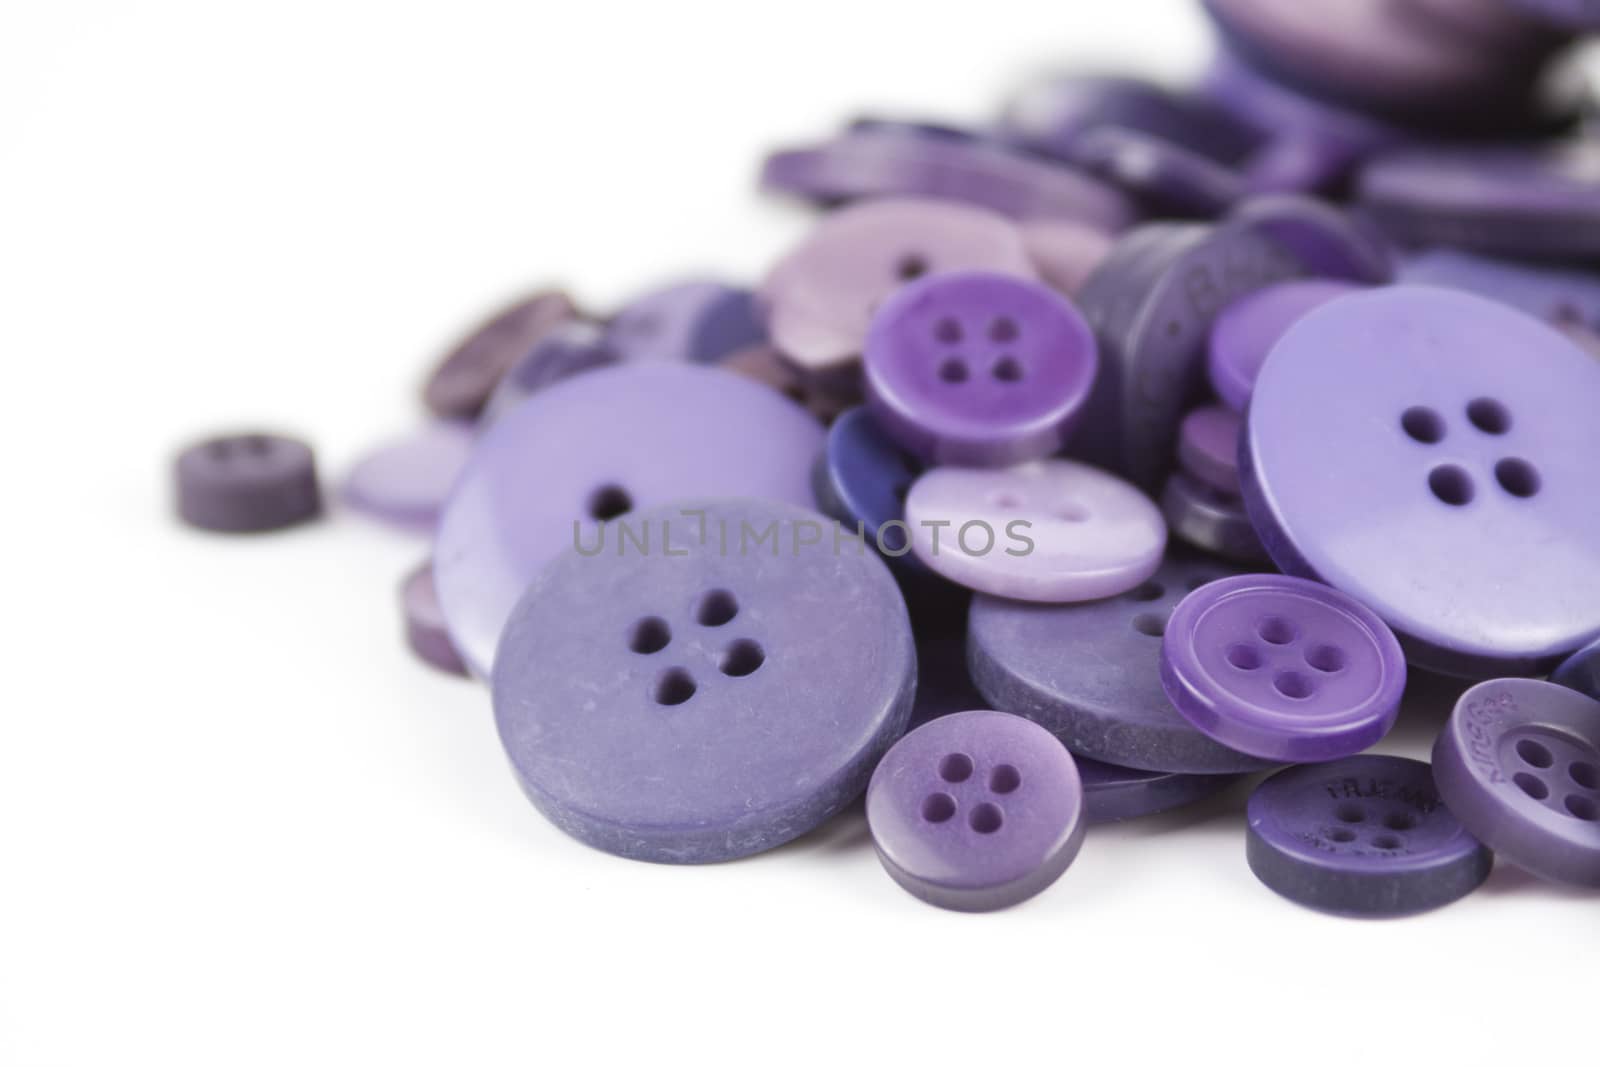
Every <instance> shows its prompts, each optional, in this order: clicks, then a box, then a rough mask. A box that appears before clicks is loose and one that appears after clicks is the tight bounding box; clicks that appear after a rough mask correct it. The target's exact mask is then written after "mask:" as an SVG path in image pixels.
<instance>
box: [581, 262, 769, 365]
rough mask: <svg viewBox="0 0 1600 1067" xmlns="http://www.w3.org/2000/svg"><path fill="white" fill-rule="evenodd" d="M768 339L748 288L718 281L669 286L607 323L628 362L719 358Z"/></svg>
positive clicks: (610, 341)
mask: <svg viewBox="0 0 1600 1067" xmlns="http://www.w3.org/2000/svg"><path fill="white" fill-rule="evenodd" d="M765 339H766V330H765V329H764V328H763V327H762V325H761V323H760V322H759V321H757V318H756V310H755V304H754V301H753V299H752V297H751V294H750V293H749V291H748V290H745V289H739V288H736V287H734V286H731V285H724V284H723V283H721V282H714V281H688V282H678V283H676V284H673V285H667V286H663V287H662V288H660V289H655V290H652V291H651V292H648V293H645V294H644V295H643V296H640V297H638V298H636V299H634V300H633V301H632V302H631V303H629V304H628V306H627V307H625V308H623V309H622V310H621V311H619V312H617V314H616V316H615V317H614V318H613V319H612V320H611V321H610V322H609V323H607V324H606V331H605V343H606V346H607V347H609V348H611V349H612V350H613V351H615V352H616V353H617V354H618V355H619V356H620V357H621V358H622V360H623V361H624V362H628V363H715V362H717V361H718V360H720V359H722V358H723V357H724V356H727V355H729V354H731V353H733V352H737V351H738V350H739V349H741V348H746V347H748V346H750V345H753V344H757V343H759V342H761V341H763V340H765Z"/></svg>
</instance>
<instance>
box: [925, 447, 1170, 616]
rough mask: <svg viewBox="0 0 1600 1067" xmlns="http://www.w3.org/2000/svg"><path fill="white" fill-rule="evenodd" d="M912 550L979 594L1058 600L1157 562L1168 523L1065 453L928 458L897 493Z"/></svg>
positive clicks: (1140, 498)
mask: <svg viewBox="0 0 1600 1067" xmlns="http://www.w3.org/2000/svg"><path fill="white" fill-rule="evenodd" d="M906 522H907V523H908V524H909V525H910V527H911V549H912V551H914V552H915V553H916V554H917V556H918V558H920V559H921V560H922V562H924V563H926V564H927V565H928V567H929V569H931V570H932V571H933V572H934V573H936V574H940V575H943V576H944V577H946V578H948V579H949V580H950V581H952V582H955V583H956V584H957V585H962V586H965V587H967V588H968V589H972V590H975V591H977V592H980V593H992V594H994V595H995V596H1004V597H1012V598H1014V599H1017V600H1033V601H1043V602H1046V603H1067V602H1071V601H1078V600H1097V599H1099V598H1100V597H1108V596H1116V595H1117V594H1118V593H1122V592H1126V591H1127V590H1129V589H1132V588H1133V587H1134V586H1136V585H1138V584H1139V583H1140V582H1142V581H1144V580H1145V579H1146V578H1148V577H1150V575H1151V574H1152V573H1153V572H1154V571H1155V569H1156V567H1158V566H1159V565H1160V564H1161V553H1162V550H1163V549H1164V548H1165V547H1166V543H1167V527H1166V523H1165V522H1164V521H1163V520H1162V518H1161V512H1159V511H1157V510H1156V506H1155V505H1154V504H1152V503H1151V502H1150V500H1149V499H1148V498H1147V497H1146V496H1145V495H1144V494H1143V493H1141V492H1139V491H1138V490H1137V489H1135V488H1134V487H1133V486H1131V485H1129V484H1128V483H1127V482H1124V481H1122V480H1121V479H1120V478H1116V477H1114V476H1112V475H1110V474H1107V473H1105V472H1104V471H1101V470H1096V469H1095V468H1093V467H1090V466H1087V465H1085V464H1082V463H1074V462H1072V461H1070V460H1060V459H1049V460H1039V461H1036V462H1034V463H1025V464H1023V465H1021V466H1018V467H1011V468H1009V469H1006V470H994V471H986V470H973V469H969V468H963V467H937V468H934V469H933V470H930V471H928V472H927V473H926V474H924V475H923V476H922V477H921V478H918V479H917V481H916V482H915V483H914V484H913V485H912V487H911V492H910V494H909V495H908V496H907V497H906Z"/></svg>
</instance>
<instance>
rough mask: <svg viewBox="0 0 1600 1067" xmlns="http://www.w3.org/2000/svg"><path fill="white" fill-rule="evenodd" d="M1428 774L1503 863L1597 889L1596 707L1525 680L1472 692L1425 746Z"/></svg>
mask: <svg viewBox="0 0 1600 1067" xmlns="http://www.w3.org/2000/svg"><path fill="white" fill-rule="evenodd" d="M1433 774H1434V778H1435V779H1437V781H1438V783H1439V792H1440V793H1441V794H1443V795H1444V798H1445V800H1446V801H1447V802H1448V803H1449V805H1450V810H1451V811H1454V812H1455V813H1456V816H1457V818H1459V819H1460V820H1461V822H1462V824H1463V825H1465V826H1466V827H1467V829H1469V830H1471V831H1472V832H1473V833H1474V834H1476V835H1477V837H1478V838H1479V839H1480V840H1481V841H1482V842H1483V843H1484V844H1486V845H1488V846H1489V847H1490V848H1492V849H1494V850H1495V852H1496V853H1498V854H1499V855H1500V856H1501V857H1502V858H1504V859H1507V860H1510V861H1511V862H1512V863H1515V864H1516V865H1517V866H1519V867H1522V868H1523V869H1525V870H1527V871H1531V872H1532V873H1533V874H1536V875H1538V876H1539V877H1541V878H1545V879H1548V880H1550V881H1553V882H1564V883H1566V884H1569V885H1578V886H1587V887H1589V888H1600V701H1596V700H1593V699H1591V698H1589V697H1586V696H1584V695H1583V694H1582V693H1579V692H1576V691H1574V690H1571V689H1565V688H1563V687H1561V686H1559V685H1551V684H1550V683H1549V682H1538V681H1534V680H1532V679H1529V678H1507V679H1501V680H1497V681H1489V682H1484V683H1483V684H1481V685H1477V686H1474V687H1473V688H1471V689H1469V690H1467V691H1466V692H1465V693H1464V694H1462V696H1461V699H1460V701H1459V702H1457V704H1456V708H1455V712H1454V713H1453V714H1452V715H1451V716H1450V721H1449V723H1447V724H1446V725H1445V728H1444V732H1443V733H1441V734H1440V735H1439V740H1438V741H1437V742H1436V743H1435V744H1434V746H1433Z"/></svg>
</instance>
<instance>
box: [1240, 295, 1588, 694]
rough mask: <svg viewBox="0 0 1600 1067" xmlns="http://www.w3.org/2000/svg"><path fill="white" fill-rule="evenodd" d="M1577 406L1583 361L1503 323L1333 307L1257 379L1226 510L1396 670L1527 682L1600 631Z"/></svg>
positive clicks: (1472, 304) (1549, 339)
mask: <svg viewBox="0 0 1600 1067" xmlns="http://www.w3.org/2000/svg"><path fill="white" fill-rule="evenodd" d="M1507 353H1516V358H1515V359H1508V358H1507ZM1597 411H1600V364H1597V363H1596V362H1595V361H1594V360H1592V359H1590V358H1589V357H1588V356H1587V355H1586V354H1584V353H1583V352H1582V351H1581V350H1579V349H1578V348H1577V347H1575V346H1574V345H1573V344H1572V343H1571V342H1570V341H1568V340H1567V339H1566V338H1564V337H1562V336H1561V335H1560V334H1559V333H1557V332H1556V331H1554V330H1552V329H1551V328H1550V327H1548V326H1546V325H1544V324H1543V323H1541V322H1538V321H1537V320H1535V319H1532V318H1530V317H1528V316H1526V315H1523V314H1521V313H1520V312H1517V311H1514V310H1512V309H1510V308H1507V307H1504V306H1502V305H1500V304H1497V303H1494V302H1492V301H1488V300H1484V299H1481V298H1479V297H1475V296H1471V295H1468V294H1465V293H1456V292H1450V291H1447V290H1443V289H1431V288H1422V287H1411V286H1395V287H1390V288H1387V289H1378V290H1374V291H1372V292H1368V293H1358V294H1354V295H1351V296H1346V297H1344V298H1342V299H1340V300H1338V301H1336V302H1334V303H1332V304H1329V305H1328V306H1326V307H1324V308H1321V309H1320V310H1318V311H1315V312H1312V313H1311V314H1310V315H1308V316H1307V317H1306V318H1304V319H1302V320H1301V321H1300V322H1299V323H1298V324H1297V325H1296V326H1295V327H1294V328H1292V329H1291V330H1290V331H1289V332H1288V334H1286V335H1285V336H1284V338H1283V340H1282V341H1280V342H1279V344H1278V345H1277V347H1276V348H1275V349H1274V351H1273V355H1272V358H1271V359H1270V360H1268V361H1267V365H1266V367H1265V368H1264V369H1263V370H1262V373H1261V377H1260V379H1259V380H1258V381H1257V383H1256V389H1255V393H1254V396H1253V399H1252V400H1251V404H1250V413H1249V416H1248V420H1247V426H1246V432H1245V447H1244V449H1243V451H1242V454H1241V464H1242V466H1241V472H1240V473H1241V477H1242V478H1243V482H1244V497H1245V502H1246V505H1247V507H1248V510H1249V513H1250V519H1251V522H1252V524H1253V525H1254V526H1255V528H1256V530H1257V531H1258V532H1259V533H1260V534H1261V537H1262V540H1263V542H1265V544H1266V546H1267V549H1268V550H1269V551H1270V552H1271V553H1272V557H1273V559H1274V561H1276V562H1277V564H1278V565H1279V566H1280V567H1282V568H1283V569H1284V570H1285V571H1288V572H1289V573H1292V574H1298V575H1302V576H1304V577H1311V578H1318V579H1320V580H1322V581H1325V582H1327V583H1329V584H1330V585H1333V586H1335V587H1336V588H1339V589H1342V590H1344V591H1345V592H1346V593H1348V594H1350V595H1351V596H1353V597H1355V598H1356V599H1358V600H1360V601H1361V602H1362V603H1364V604H1367V605H1368V606H1370V607H1371V608H1373V609H1374V610H1375V611H1376V612H1377V613H1378V614H1379V615H1380V616H1382V617H1383V619H1384V620H1385V621H1386V622H1387V623H1388V624H1389V625H1390V626H1391V627H1393V628H1394V629H1395V631H1396V632H1397V633H1398V634H1399V635H1400V636H1401V639H1402V640H1403V641H1405V642H1406V650H1407V654H1408V655H1409V656H1410V657H1411V660H1412V662H1414V663H1418V664H1420V665H1423V666H1427V667H1429V668H1430V669H1433V670H1436V671H1440V672H1443V673H1450V674H1459V675H1463V676H1466V677H1483V676H1485V675H1493V674H1520V673H1528V674H1533V673H1539V672H1542V671H1544V670H1548V669H1549V668H1551V667H1553V666H1554V665H1555V664H1556V663H1557V662H1558V661H1559V660H1560V658H1561V657H1562V656H1563V655H1566V654H1567V653H1570V652H1572V651H1573V650H1574V649H1577V648H1578V647H1580V646H1582V645H1583V644H1585V643H1586V642H1588V641H1590V640H1593V639H1594V638H1595V637H1596V636H1600V612H1597V611H1596V605H1597V604H1600V493H1597V492H1596V491H1595V484H1596V483H1595V457H1596V456H1600V419H1596V417H1595V413H1596V412H1597Z"/></svg>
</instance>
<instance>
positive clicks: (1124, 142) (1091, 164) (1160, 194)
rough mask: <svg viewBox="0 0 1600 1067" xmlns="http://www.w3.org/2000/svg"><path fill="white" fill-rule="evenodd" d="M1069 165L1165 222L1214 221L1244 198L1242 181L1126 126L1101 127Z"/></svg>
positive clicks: (1081, 143) (1080, 144)
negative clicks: (1169, 220) (1133, 200)
mask: <svg viewBox="0 0 1600 1067" xmlns="http://www.w3.org/2000/svg"><path fill="white" fill-rule="evenodd" d="M1069 161H1070V162H1071V163H1073V164H1075V165H1076V166H1079V167H1082V168H1083V169H1084V170H1085V171H1087V172H1089V173H1090V174H1093V175H1094V176H1095V177H1097V178H1101V179H1103V180H1105V181H1107V182H1110V183H1111V184H1112V185H1115V186H1117V187H1119V188H1121V189H1123V190H1124V191H1125V192H1127V193H1128V194H1129V195H1131V196H1132V197H1134V198H1135V199H1136V200H1138V201H1139V203H1140V204H1142V205H1144V207H1145V208H1146V209H1147V210H1148V211H1149V213H1150V214H1152V215H1158V216H1160V217H1162V218H1210V217H1213V216H1216V215H1220V214H1222V213H1223V212H1224V211H1227V210H1228V208H1230V207H1232V206H1233V203H1234V202H1235V201H1236V200H1238V199H1239V198H1240V197H1242V196H1243V195H1244V185H1243V183H1242V182H1241V181H1240V180H1239V176H1238V175H1237V174H1235V173H1234V172H1233V171H1231V170H1229V169H1228V168H1227V167H1225V166H1223V165H1222V164H1220V163H1217V162H1216V161H1214V160H1211V159H1208V158H1207V157H1205V156H1203V155H1201V154H1200V153H1199V152H1195V151H1193V150H1191V149H1188V148H1185V147H1183V146H1182V145H1180V144H1175V143H1174V142H1172V141H1168V140H1166V139H1165V138H1161V137H1157V136H1155V135H1154V134H1149V133H1144V132H1141V131H1139V130H1135V129H1130V128H1128V127H1126V126H1097V127H1095V128H1093V129H1090V130H1087V131H1085V132H1084V134H1083V135H1082V136H1081V137H1079V138H1078V139H1077V142H1076V143H1075V144H1074V145H1073V146H1072V151H1071V155H1070V159H1069Z"/></svg>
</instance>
